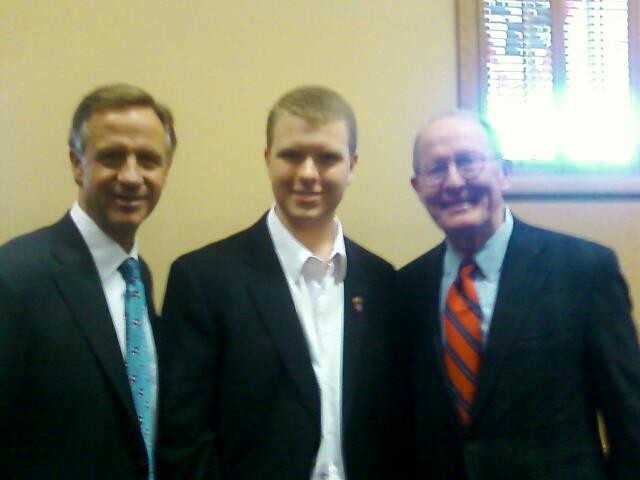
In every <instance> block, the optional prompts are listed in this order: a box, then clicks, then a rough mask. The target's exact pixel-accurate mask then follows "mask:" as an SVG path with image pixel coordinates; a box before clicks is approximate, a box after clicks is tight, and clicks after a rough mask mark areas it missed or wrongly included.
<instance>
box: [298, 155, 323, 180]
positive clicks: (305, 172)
mask: <svg viewBox="0 0 640 480" xmlns="http://www.w3.org/2000/svg"><path fill="white" fill-rule="evenodd" d="M298 173H299V176H300V178H301V179H303V180H315V179H317V178H318V168H317V166H316V162H315V161H314V160H313V157H312V156H311V155H307V157H306V158H305V159H304V161H303V162H302V163H301V164H300V169H299V170H298Z"/></svg>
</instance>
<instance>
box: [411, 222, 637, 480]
mask: <svg viewBox="0 0 640 480" xmlns="http://www.w3.org/2000/svg"><path fill="white" fill-rule="evenodd" d="M444 252H445V245H444V244H441V245H440V246H438V247H436V248H435V249H433V250H431V251H429V252H428V253H426V254H425V255H423V256H422V257H420V258H418V259H417V260H415V261H413V262H412V263H410V264H409V265H407V266H406V267H404V268H403V269H401V271H400V272H399V278H400V284H401V292H402V294H403V302H404V309H405V311H406V314H407V315H408V317H410V318H411V319H412V320H413V321H414V323H415V327H414V328H415V332H416V333H415V335H414V337H415V339H416V342H415V345H414V351H413V362H414V363H413V387H414V393H415V396H414V399H415V406H414V425H415V426H416V429H417V432H416V438H417V450H418V454H419V462H420V471H421V478H433V479H442V480H444V479H446V480H463V479H501V480H504V479H514V480H515V479H517V480H527V479H541V480H566V479H580V480H585V479H594V480H595V479H598V480H601V479H611V480H613V479H616V480H622V479H625V480H632V479H638V478H640V353H639V352H638V343H637V337H636V332H635V329H634V326H633V323H632V321H631V318H630V314H629V311H630V305H629V298H628V292H627V287H626V285H625V282H624V280H623V278H622V277H621V275H620V273H619V270H618V266H617V261H616V259H615V256H614V254H613V252H612V251H610V250H609V249H606V248H604V247H602V246H599V245H596V244H593V243H590V242H587V241H585V240H580V239H577V238H574V237H569V236H565V235H561V234H557V233H552V232H549V231H545V230H542V229H538V228H534V227H531V226H528V225H526V224H524V223H521V222H519V221H517V220H516V221H515V225H514V229H513V235H512V237H511V239H510V242H509V246H508V248H507V253H506V256H505V259H504V264H503V266H502V272H501V276H500V285H499V289H498V295H497V299H496V305H495V310H494V313H493V318H492V322H491V329H490V333H489V336H488V343H487V345H486V348H485V350H484V353H483V357H482V364H481V367H480V374H479V385H478V391H477V400H476V403H475V405H474V409H473V412H472V423H471V426H470V427H469V428H466V429H465V428H462V427H461V426H460V424H459V421H458V418H457V415H456V413H455V411H454V408H453V401H452V398H451V395H450V391H449V390H448V388H447V387H446V386H445V373H444V368H443V361H442V340H441V328H440V319H439V295H440V281H441V278H442V265H443V257H444ZM597 411H599V412H601V413H602V415H603V417H604V420H605V423H606V428H607V433H608V438H609V442H610V449H611V450H610V455H609V457H608V458H605V457H603V454H602V450H601V447H600V441H599V437H598V427H597V422H596V412H597Z"/></svg>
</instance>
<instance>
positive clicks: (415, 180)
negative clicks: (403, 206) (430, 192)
mask: <svg viewBox="0 0 640 480" xmlns="http://www.w3.org/2000/svg"><path fill="white" fill-rule="evenodd" d="M411 186H412V187H413V190H414V192H416V193H417V194H420V192H419V191H418V177H416V176H415V175H413V176H412V177H411Z"/></svg>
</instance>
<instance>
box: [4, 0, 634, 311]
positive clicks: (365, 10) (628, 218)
mask: <svg viewBox="0 0 640 480" xmlns="http://www.w3.org/2000/svg"><path fill="white" fill-rule="evenodd" d="M454 34H455V30H454V1H453V0H449V1H425V0H402V1H399V2H397V1H390V0H351V1H349V0H324V1H322V2H315V1H311V0H233V1H232V0H226V1H215V0H209V1H204V0H203V1H197V0H181V1H178V0H175V1H168V0H167V1H161V0H138V1H135V2H134V1H131V0H109V1H107V0H104V1H91V0H56V1H55V2H52V1H49V0H42V1H37V0H25V1H9V0H4V1H1V0H0V167H1V172H2V175H1V176H0V243H2V242H4V241H5V240H8V239H9V238H11V237H13V236H15V235H17V234H19V233H22V232H26V231H28V230H31V229H34V228H36V227H39V226H41V225H44V224H47V223H51V222H52V221H54V220H56V219H57V218H59V217H60V216H61V215H62V213H63V212H64V210H65V209H66V208H68V207H69V206H70V205H71V203H72V201H73V200H74V199H75V196H76V192H75V187H74V185H73V182H72V179H71V174H70V170H69V166H68V161H67V150H66V148H65V141H66V134H67V128H68V124H69V121H70V116H71V113H72V110H73V108H74V107H75V105H76V103H77V102H78V100H79V98H80V97H81V96H82V95H84V94H85V93H86V92H87V91H88V90H90V89H91V88H93V87H95V86H97V85H100V84H104V83H108V82H113V81H127V82H131V83H135V84H139V85H140V86H143V87H145V88H147V89H148V90H149V91H151V92H152V93H153V94H154V95H155V96H157V97H158V98H160V99H161V100H164V101H165V102H167V103H168V104H169V105H170V106H171V107H172V109H173V110H174V113H175V115H176V119H177V131H178V137H179V147H178V151H177V155H176V158H175V163H174V166H173V168H172V171H171V174H170V178H169V183H168V185H167V187H166V189H165V192H164V195H163V198H162V200H161V202H160V205H159V206H158V208H157V210H156V211H155V212H154V214H153V216H152V217H151V218H150V219H149V221H148V222H147V223H146V224H145V225H144V226H143V228H142V229H141V232H140V244H141V250H142V252H143V255H144V256H145V257H146V259H147V260H148V261H149V263H150V265H151V267H152V270H153V272H154V274H155V279H156V298H157V299H160V298H161V295H162V292H163V290H164V283H165V280H166V275H167V273H168V268H169V264H170V262H171V261H172V260H173V259H174V258H175V257H176V256H177V255H179V254H180V253H183V252H185V251H187V250H190V249H193V248H195V247H198V246H200V245H202V244H204V243H207V242H210V241H213V240H216V239H219V238H222V237H223V236H226V235H228V234H231V233H233V232H234V231H236V230H238V229H240V228H243V227H245V226H247V225H249V224H250V223H252V222H253V221H255V220H256V219H257V218H258V216H259V215H260V214H261V213H262V212H263V211H265V210H266V209H267V208H268V207H269V205H270V203H271V192H270V188H269V183H268V181H267V177H266V173H265V169H264V165H263V160H262V150H263V148H264V133H263V130H264V123H265V117H266V113H267V110H268V108H269V107H270V105H271V104H272V103H273V101H275V99H276V98H277V97H278V96H279V95H281V94H282V93H284V92H285V91H286V90H288V89H290V88H292V87H294V86H298V85H301V84H310V83H315V84H324V85H327V86H330V87H333V88H335V89H337V90H338V91H339V92H341V93H342V94H343V95H344V96H345V97H346V98H347V99H349V100H350V102H351V103H352V105H353V107H354V109H355V110H356V113H357V115H358V118H359V122H360V142H361V147H360V163H359V165H358V170H357V174H356V178H355V182H354V184H353V185H352V186H351V188H350V191H349V192H348V193H347V197H346V198H345V200H344V202H343V205H342V206H341V209H340V212H339V213H340V216H341V218H342V220H343V223H344V224H345V229H346V231H347V232H348V234H349V235H350V236H351V237H353V238H354V239H356V240H358V241H360V242H361V243H363V244H365V245H366V246H368V247H369V248H371V249H373V250H374V251H376V252H378V253H379V254H381V255H383V256H385V257H387V258H388V259H389V260H391V261H392V262H393V263H395V264H396V265H397V266H400V265H402V264H404V263H406V262H407V261H408V260H410V259H411V258H413V257H415V256H417V255H418V254H419V253H421V252H423V251H424V250H425V249H427V248H429V247H432V246H433V245H435V244H436V243H437V242H438V241H439V240H440V239H441V234H440V233H439V232H438V231H437V230H436V229H435V228H434V227H433V226H432V225H431V223H430V221H428V219H427V218H426V213H424V211H423V209H422V208H421V207H420V205H419V204H418V202H417V200H416V199H415V198H414V195H413V193H412V191H411V190H410V187H409V176H410V155H411V141H412V136H413V134H414V132H415V130H416V128H417V127H418V126H419V125H420V123H421V122H422V121H423V120H424V119H425V118H426V117H428V116H430V115H432V114H434V113H435V112H438V111H440V110H442V109H447V108H451V107H453V106H454V105H455V103H456V93H455V92H456V88H455V58H454V55H455V43H454V42H455V36H454ZM512 207H513V210H514V212H515V213H516V214H518V215H520V216H521V217H522V218H523V219H525V220H530V221H532V222H533V223H537V224H540V225H544V226H548V227H552V228H555V229H558V230H562V231H567V232H572V233H576V234H579V235H582V236H586V237H589V238H591V239H594V240H597V241H601V242H603V243H605V244H607V245H609V246H612V247H613V248H615V249H616V251H617V252H618V254H619V256H620V259H621V264H622V267H623V270H624V272H625V274H626V276H627V278H628V280H629V283H630V286H631V291H632V295H633V296H634V297H636V298H640V297H639V296H638V294H639V292H638V288H640V269H639V268H638V267H639V263H640V262H639V260H640V253H639V252H638V250H637V249H636V248H635V245H636V243H637V240H636V238H637V236H638V233H639V232H640V205H639V204H638V203H633V202H618V203H615V202H593V203H575V202H574V203H547V202H542V203H540V202H538V203H533V202H528V203H525V202H519V203H517V204H513V205H512Z"/></svg>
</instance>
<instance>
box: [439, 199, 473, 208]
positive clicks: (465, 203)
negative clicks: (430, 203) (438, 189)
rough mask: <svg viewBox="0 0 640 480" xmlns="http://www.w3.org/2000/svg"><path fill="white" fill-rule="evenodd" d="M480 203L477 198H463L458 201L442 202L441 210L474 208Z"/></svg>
mask: <svg viewBox="0 0 640 480" xmlns="http://www.w3.org/2000/svg"><path fill="white" fill-rule="evenodd" d="M477 202H478V200H477V199H475V198H462V199H457V200H442V201H440V202H439V203H440V208H464V207H472V206H474V205H475V204H476V203H477Z"/></svg>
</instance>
